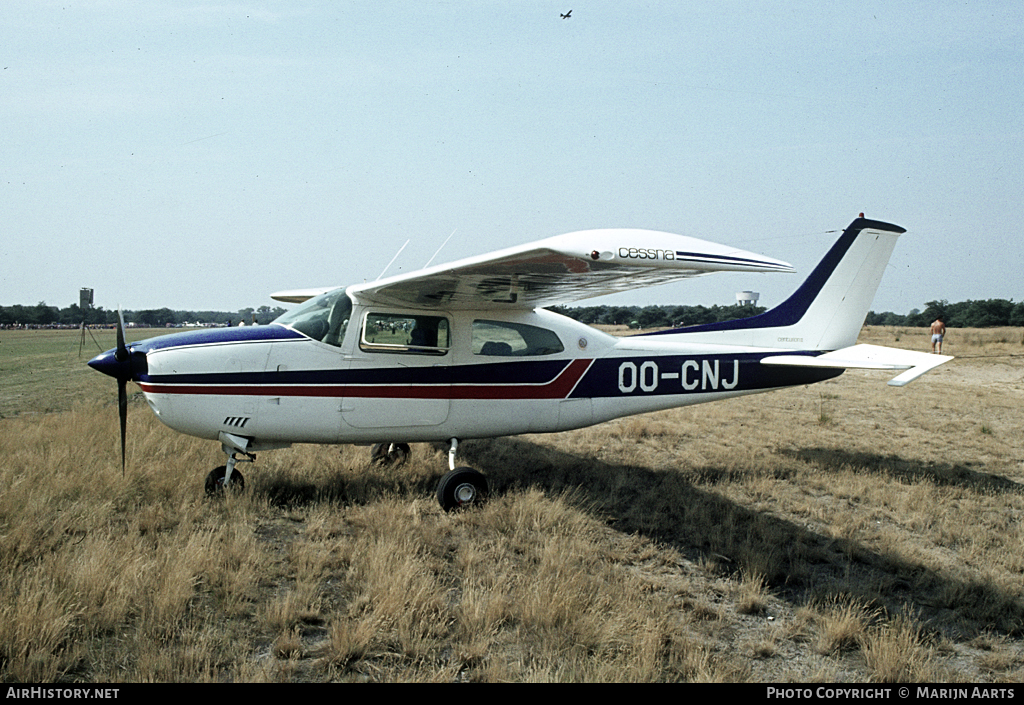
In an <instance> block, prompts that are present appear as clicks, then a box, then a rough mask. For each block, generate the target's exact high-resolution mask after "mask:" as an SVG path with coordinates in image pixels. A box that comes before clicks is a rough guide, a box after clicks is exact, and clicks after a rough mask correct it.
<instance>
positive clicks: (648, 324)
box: [551, 299, 1024, 329]
mask: <svg viewBox="0 0 1024 705" xmlns="http://www.w3.org/2000/svg"><path fill="white" fill-rule="evenodd" d="M551 310H552V311H557V312H558V313H561V314H562V315H564V316H568V317H570V318H573V319H575V320H577V321H579V322H581V323H586V324H588V325H591V324H594V323H600V324H607V325H627V326H629V327H630V328H637V329H644V328H682V327H684V326H695V325H701V324H704V323H718V322H720V321H731V320H734V319H737V318H746V317H747V316H753V315H756V314H759V313H763V312H764V311H765V310H766V309H765V308H762V307H759V306H750V305H749V304H746V305H744V304H734V305H732V306H711V307H707V306H642V307H641V306H578V307H566V306H552V307H551ZM936 318H942V320H943V321H945V322H946V325H947V326H949V327H952V328H994V327H997V326H1021V327H1024V301H1020V302H1017V303H1014V302H1013V301H1012V300H1010V301H1007V300H1006V299H985V300H979V301H971V300H968V301H962V302H960V303H949V302H948V301H946V300H945V299H942V300H939V301H929V302H928V303H926V304H925V308H924V310H923V311H922V310H920V309H916V308H915V309H912V310H911V311H910V313H907V314H898V313H893V312H892V311H885V312H883V313H876V312H874V311H870V312H868V315H867V318H866V319H865V320H864V323H865V324H866V325H869V326H907V327H917V328H922V327H923V328H927V327H928V326H929V325H931V323H932V321H934V320H935V319H936Z"/></svg>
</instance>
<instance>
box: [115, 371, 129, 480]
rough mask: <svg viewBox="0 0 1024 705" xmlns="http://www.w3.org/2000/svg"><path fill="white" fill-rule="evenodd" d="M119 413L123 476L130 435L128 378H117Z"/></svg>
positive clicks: (122, 475) (122, 474)
mask: <svg viewBox="0 0 1024 705" xmlns="http://www.w3.org/2000/svg"><path fill="white" fill-rule="evenodd" d="M117 415H118V417H120V420H121V477H124V467H125V438H126V437H127V435H128V380H126V379H124V378H121V377H119V378H118V379H117Z"/></svg>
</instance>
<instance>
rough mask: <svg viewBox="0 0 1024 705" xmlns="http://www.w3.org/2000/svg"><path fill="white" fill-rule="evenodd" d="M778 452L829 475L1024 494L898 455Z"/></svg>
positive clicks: (988, 478)
mask: <svg viewBox="0 0 1024 705" xmlns="http://www.w3.org/2000/svg"><path fill="white" fill-rule="evenodd" d="M777 452H778V453H779V454H780V455H787V456H789V457H791V458H795V459H796V460H800V461H802V462H805V463H809V464H811V465H817V466H818V467H820V468H821V469H822V470H826V471H833V472H834V471H837V470H853V471H854V472H873V473H877V474H879V475H884V476H886V477H891V478H893V479H895V480H900V481H903V482H907V483H917V482H922V481H927V482H932V483H934V484H936V485H939V486H942V487H962V488H963V489H966V490H971V491H973V492H980V493H983V494H1003V493H1015V494H1020V493H1021V492H1024V485H1021V484H1020V483H1018V482H1014V481H1013V480H1010V479H1008V478H1005V477H1002V476H1001V475H993V474H991V473H986V472H979V471H978V470H972V469H971V468H970V467H967V466H966V465H954V464H952V463H927V464H922V463H921V462H919V461H915V460H906V459H904V458H901V457H899V456H898V455H879V454H877V453H864V452H853V451H845V450H837V449H835V448H802V449H800V450H795V451H786V450H779V451H777Z"/></svg>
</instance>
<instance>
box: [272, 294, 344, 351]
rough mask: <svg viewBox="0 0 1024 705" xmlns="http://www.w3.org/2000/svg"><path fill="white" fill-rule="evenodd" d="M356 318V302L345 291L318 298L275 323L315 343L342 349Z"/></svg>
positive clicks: (307, 302)
mask: <svg viewBox="0 0 1024 705" xmlns="http://www.w3.org/2000/svg"><path fill="white" fill-rule="evenodd" d="M351 315H352V300H351V299H350V298H349V297H348V296H347V295H346V294H345V290H344V289H335V290H334V291H329V292H327V293H326V294H321V295H320V296H315V297H313V298H312V299H310V300H309V301H306V302H305V303H303V304H301V305H300V306H298V307H296V308H294V309H292V310H291V311H289V312H288V313H286V314H284V315H282V316H279V317H278V318H277V319H275V320H274V323H277V324H279V325H282V326H288V327H289V328H293V329H295V330H297V331H299V332H300V333H302V334H303V335H306V336H309V337H310V338H312V339H313V340H318V341H320V342H322V343H327V344H328V345H333V346H334V347H341V341H342V340H344V339H345V331H346V330H347V328H348V321H349V318H350V317H351Z"/></svg>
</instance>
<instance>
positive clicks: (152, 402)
mask: <svg viewBox="0 0 1024 705" xmlns="http://www.w3.org/2000/svg"><path fill="white" fill-rule="evenodd" d="M903 232H904V229H903V228H901V227H898V226H896V225H891V224H888V223H883V222H879V221H876V220H868V219H865V218H863V217H860V218H857V219H855V220H854V221H853V222H852V223H851V224H850V225H849V227H847V228H846V230H845V231H844V232H843V234H842V235H841V236H840V237H839V239H838V240H837V241H836V243H835V244H834V245H833V246H832V248H831V249H830V250H829V251H828V253H827V254H826V255H825V257H824V258H823V259H822V260H821V262H820V263H819V264H818V266H817V267H816V268H815V269H814V270H813V271H812V272H811V274H810V276H808V278H807V279H806V281H804V283H803V284H802V285H801V286H800V287H799V288H798V289H797V290H796V292H795V293H794V294H792V295H791V296H790V297H789V298H788V299H786V300H785V301H784V302H782V303H781V304H779V305H778V306H776V307H775V308H773V309H770V310H768V311H766V312H764V313H762V314H759V315H756V316H753V317H750V318H744V319H740V320H734V321H728V322H724V323H711V324H707V325H697V326H689V327H685V328H676V329H672V330H666V331H660V332H655V333H646V334H640V335H633V336H630V337H623V338H618V337H614V336H611V335H608V334H606V333H603V332H601V331H599V330H596V329H594V328H591V327H589V326H586V325H584V324H582V323H578V322H576V321H574V320H572V319H570V318H567V317H565V316H561V315H558V314H555V313H553V312H551V311H547V310H545V309H544V308H543V307H544V306H549V305H553V304H561V303H567V302H572V301H577V300H580V299H585V298H588V297H593V296H599V295H602V294H610V293H616V292H622V291H628V290H634V289H636V288H638V287H643V286H652V285H656V284H662V283H665V282H672V281H678V280H681V279H688V278H691V277H696V276H700V275H704V274H708V273H710V272H716V271H732V272H792V271H793V268H792V267H791V266H790V265H788V264H786V263H785V262H781V261H779V260H775V259H771V258H769V257H764V256H762V255H757V254H754V253H751V252H744V251H742V250H738V249H735V248H732V247H727V246H724V245H719V244H715V243H712V242H707V241H704V240H698V239H696V238H692V237H684V236H680V235H671V234H668V233H663V232H654V231H649V230H630V229H616V230H590V231H584V232H577V233H570V234H567V235H559V236H556V237H552V238H548V239H546V240H540V241H537V242H533V243H530V244H526V245H520V246H516V247H510V248H507V249H504V250H499V251H497V252H492V253H490V254H485V255H480V256H476V257H469V258H466V259H462V260H459V261H456V262H453V263H450V264H443V265H436V266H433V267H429V268H427V269H422V270H420V271H416V272H410V273H406V274H399V275H396V276H392V277H389V278H385V279H380V280H378V281H373V282H369V283H363V284H355V285H352V286H348V287H342V288H326V289H307V290H302V291H287V292H280V293H277V294H274V295H272V296H273V298H275V299H276V300H278V301H285V302H292V303H300V304H301V305H299V306H298V307H296V308H294V309H292V310H291V311H289V312H287V313H285V314H284V315H282V316H281V317H280V318H278V319H277V320H275V321H274V322H273V323H271V324H270V325H266V326H247V327H244V328H222V329H206V330H199V331H191V332H184V333H175V334H171V335H164V336H160V337H156V338H151V339H149V340H143V341H141V342H135V343H131V344H126V343H125V340H124V326H123V322H119V324H118V328H117V347H115V348H113V349H112V350H109V351H107V352H105V353H103V354H101V355H99V356H97V357H96V358H94V359H93V360H91V361H90V362H89V365H90V366H91V367H93V368H95V369H97V370H99V371H101V372H104V373H106V374H108V375H111V376H112V377H115V378H116V379H117V382H118V408H119V416H120V421H121V462H122V467H123V466H124V462H125V459H124V448H125V423H126V416H127V391H126V385H127V382H128V381H129V380H131V381H133V382H136V383H137V384H138V385H139V387H141V388H142V391H143V393H144V394H145V397H146V401H147V402H148V403H149V406H150V408H151V409H152V410H153V412H154V413H155V414H156V415H157V417H158V418H159V419H160V420H161V421H162V422H163V423H165V424H166V425H168V426H170V427H171V428H173V429H175V430H177V431H180V432H182V433H186V434H190V435H193V436H198V437H200V438H208V439H210V440H214V441H218V442H219V443H220V445H221V449H222V450H223V452H224V453H225V455H226V457H227V461H226V463H225V465H222V466H220V467H218V468H216V469H215V470H213V471H212V472H211V473H210V474H209V475H208V476H207V480H206V487H207V491H208V492H210V493H211V494H213V493H217V492H219V491H223V488H224V487H226V486H231V487H241V486H243V485H244V480H243V478H242V475H241V473H239V472H238V470H237V469H236V468H235V466H236V463H238V462H252V461H253V460H254V459H255V453H256V452H258V451H263V450H269V449H273V448H282V447H286V446H289V445H291V444H293V443H355V444H366V445H371V444H376V445H374V449H373V451H372V457H373V458H374V460H377V461H380V462H392V463H395V464H397V463H398V462H399V461H402V460H404V459H405V458H406V457H407V456H408V454H409V452H410V449H409V445H408V444H409V443H412V442H437V441H441V442H445V443H447V444H448V446H449V453H448V466H449V471H448V472H447V474H445V475H444V476H443V477H442V478H441V479H440V481H439V482H438V485H437V498H438V501H439V502H440V504H441V506H442V507H444V508H445V509H446V510H450V509H453V508H456V507H460V506H464V505H468V504H472V503H474V502H478V501H480V500H482V499H483V498H484V497H486V495H487V492H488V486H487V481H486V478H485V477H484V476H483V475H482V474H481V473H480V472H478V471H477V470H474V469H472V468H467V467H458V466H457V464H456V453H457V448H458V444H459V442H460V441H462V440H465V439H472V438H487V437H494V436H506V435H512V434H521V433H547V432H556V431H564V430H568V429H574V428H581V427H584V426H590V425H592V424H599V423H601V422H604V421H608V420H610V419H615V418H619V417H623V416H629V415H632V414H641V413H645V412H650V411H657V410H660V409H669V408H673V407H681V406H687V405H690V404H699V403H703V402H710V401H717V400H720V399H727V398H731V397H737V396H742V395H747V394H755V393H758V392H767V391H771V390H774V389H781V388H784V387H792V386H795V385H804V384H811V383H814V382H820V381H823V380H826V379H830V378H833V377H836V376H838V375H840V374H842V372H843V370H844V369H846V368H867V369H879V370H901V371H902V370H905V371H904V372H902V373H901V374H899V375H898V376H896V377H895V378H894V379H892V380H891V381H890V382H889V384H890V385H896V386H901V385H904V384H906V383H908V382H910V381H911V380H913V379H916V378H917V377H919V376H920V375H922V374H924V373H925V372H927V371H928V370H930V369H932V368H933V367H936V366H938V365H940V364H942V363H943V362H946V361H947V360H950V359H952V358H951V357H948V356H942V355H933V354H930V353H925V352H915V351H909V350H899V349H895V348H886V347H879V346H874V345H857V344H856V341H857V335H858V333H859V332H860V329H861V326H862V325H863V323H864V318H865V315H866V314H867V311H868V308H869V306H870V305H871V301H872V299H873V298H874V295H875V291H876V289H877V288H878V284H879V281H880V280H881V278H882V274H883V272H884V270H885V267H886V264H887V263H888V261H889V256H890V255H891V253H892V250H893V247H894V246H895V244H896V239H897V237H898V236H899V235H900V234H901V233H903Z"/></svg>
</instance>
